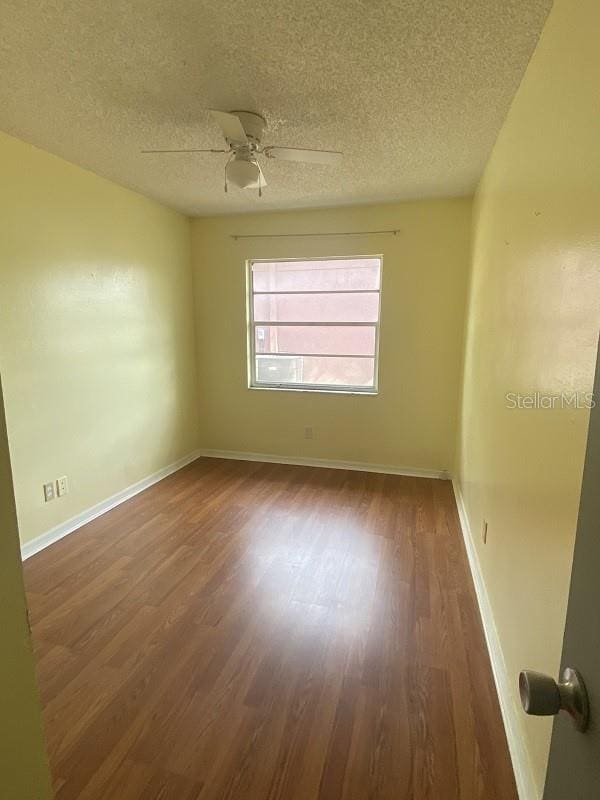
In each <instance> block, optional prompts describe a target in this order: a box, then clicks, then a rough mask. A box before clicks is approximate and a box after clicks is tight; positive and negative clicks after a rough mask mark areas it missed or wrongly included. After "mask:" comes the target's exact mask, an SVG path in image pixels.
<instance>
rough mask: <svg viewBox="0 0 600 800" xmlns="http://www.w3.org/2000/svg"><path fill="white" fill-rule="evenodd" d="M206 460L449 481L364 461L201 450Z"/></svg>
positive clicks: (443, 475) (442, 474)
mask: <svg viewBox="0 0 600 800" xmlns="http://www.w3.org/2000/svg"><path fill="white" fill-rule="evenodd" d="M198 455H200V456H203V457H205V458H229V459H233V460H234V461H263V462H265V463H268V464H292V465H294V466H298V467H327V468H329V469H349V470H354V471H356V472H381V473H384V474H386V475H406V476H408V477H412V478H440V479H442V480H449V478H450V474H449V473H448V472H446V471H445V470H436V469H419V468H417V467H394V466H391V465H389V464H369V463H367V462H363V461H332V460H329V459H327V458H288V456H277V455H273V454H271V453H245V452H241V451H240V452H238V451H236V450H199V451H198Z"/></svg>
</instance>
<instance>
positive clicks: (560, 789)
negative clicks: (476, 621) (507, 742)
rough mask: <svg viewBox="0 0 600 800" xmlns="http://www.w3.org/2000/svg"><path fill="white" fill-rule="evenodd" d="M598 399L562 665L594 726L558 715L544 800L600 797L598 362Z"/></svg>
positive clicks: (598, 387)
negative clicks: (581, 686)
mask: <svg viewBox="0 0 600 800" xmlns="http://www.w3.org/2000/svg"><path fill="white" fill-rule="evenodd" d="M599 361H600V359H599ZM594 397H595V399H596V406H595V408H593V409H592V411H591V417H590V429H589V434H588V443H587V454H586V461H585V471H584V476H583V486H582V491H581V502H580V506H579V523H578V526H577V540H576V543H575V556H574V561H573V572H572V575H571V591H570V594H569V608H568V612H567V625H566V629H565V638H564V642H563V654H562V662H561V670H562V668H564V667H574V668H575V669H577V670H579V672H580V673H581V675H582V677H583V680H584V682H585V685H586V687H587V691H588V696H589V700H590V710H591V716H590V725H589V728H588V730H587V731H586V732H585V733H578V732H577V731H576V730H575V729H574V727H573V724H572V722H571V720H570V719H569V717H568V716H567V715H566V714H562V713H561V714H559V715H558V716H557V717H555V720H554V727H553V731H552V745H551V747H550V760H549V763H548V772H547V774H546V788H545V791H544V800H598V798H600V363H597V364H596V381H595V386H594Z"/></svg>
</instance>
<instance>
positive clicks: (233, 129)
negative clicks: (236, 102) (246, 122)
mask: <svg viewBox="0 0 600 800" xmlns="http://www.w3.org/2000/svg"><path fill="white" fill-rule="evenodd" d="M209 111H210V113H211V114H212V118H213V119H214V121H215V122H216V123H217V125H218V126H219V127H220V128H221V130H222V131H223V136H224V137H225V138H226V139H227V140H228V141H230V142H238V143H239V144H246V142H247V141H248V137H247V136H246V131H245V130H244V126H243V125H242V123H241V122H240V118H239V117H236V115H235V114H228V113H227V112H226V111H217V110H216V109H214V108H210V109H209Z"/></svg>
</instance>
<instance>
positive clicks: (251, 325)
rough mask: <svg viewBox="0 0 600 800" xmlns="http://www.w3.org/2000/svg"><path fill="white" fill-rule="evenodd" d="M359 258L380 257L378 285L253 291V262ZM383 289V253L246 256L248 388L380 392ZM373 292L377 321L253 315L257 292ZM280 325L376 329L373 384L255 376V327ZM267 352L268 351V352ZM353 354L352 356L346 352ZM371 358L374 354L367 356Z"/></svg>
mask: <svg viewBox="0 0 600 800" xmlns="http://www.w3.org/2000/svg"><path fill="white" fill-rule="evenodd" d="M357 259H377V260H378V261H379V289H364V290H362V289H356V290H354V289H353V290H346V291H335V290H332V291H324V292H321V291H318V290H314V291H312V292H311V291H307V292H302V291H298V292H292V291H287V292H286V291H281V292H254V286H253V279H252V265H253V264H261V263H262V264H264V263H267V264H272V263H273V262H277V263H283V262H301V261H351V260H357ZM382 291H383V255H382V254H381V253H376V254H373V255H345V256H316V257H315V256H305V257H298V258H277V257H273V258H249V259H247V260H246V339H247V347H246V353H247V362H248V363H247V367H248V388H249V389H259V390H267V391H283V392H321V393H324V394H356V395H362V396H367V397H369V396H370V397H373V396H375V395H377V394H379V342H380V335H381V293H382ZM363 292H365V293H367V292H368V293H373V292H377V295H378V304H377V321H376V322H354V323H353V322H283V323H277V322H275V321H273V320H270V321H268V322H265V320H259V321H256V320H255V319H254V294H294V293H296V294H311V293H312V294H360V293H363ZM269 324H271V325H275V326H276V325H277V324H279V325H280V326H286V325H287V326H290V325H297V326H302V327H309V326H317V327H319V326H320V327H324V326H327V325H331V326H335V327H356V326H357V325H359V326H364V327H370V328H374V329H375V352H374V355H373V361H374V364H373V385H372V386H356V385H354V384H324V383H302V384H298V383H288V382H282V383H277V382H272V383H268V382H266V381H257V380H256V333H255V331H256V327H257V326H258V327H260V326H261V325H263V326H267V325H269ZM266 355H268V354H266ZM282 355H291V356H293V355H299V356H301V355H306V356H315V357H317V358H318V357H322V358H326V357H329V358H342V357H344V356H341V355H338V354H331V353H323V354H318V353H285V354H282ZM346 357H351V356H346ZM367 357H368V358H371V356H367Z"/></svg>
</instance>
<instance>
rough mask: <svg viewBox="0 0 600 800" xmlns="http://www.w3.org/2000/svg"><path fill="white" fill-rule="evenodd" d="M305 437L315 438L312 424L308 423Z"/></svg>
mask: <svg viewBox="0 0 600 800" xmlns="http://www.w3.org/2000/svg"><path fill="white" fill-rule="evenodd" d="M304 438H305V439H312V438H313V429H312V427H311V426H310V425H307V426H306V427H305V428H304Z"/></svg>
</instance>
